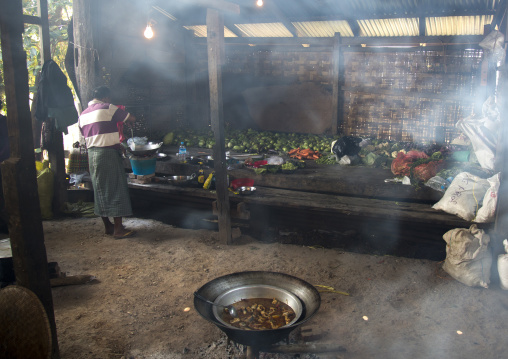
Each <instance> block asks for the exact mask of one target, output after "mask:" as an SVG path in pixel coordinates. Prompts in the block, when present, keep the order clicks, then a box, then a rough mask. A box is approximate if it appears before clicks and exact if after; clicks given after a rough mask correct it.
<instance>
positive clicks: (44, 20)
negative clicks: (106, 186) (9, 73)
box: [37, 0, 67, 213]
mask: <svg viewBox="0 0 508 359" xmlns="http://www.w3.org/2000/svg"><path fill="white" fill-rule="evenodd" d="M37 12H38V15H39V17H40V18H41V26H40V27H39V33H40V36H41V55H42V63H45V62H46V61H49V60H51V46H50V44H51V42H50V37H49V21H48V1H47V0H39V1H38V7H37ZM54 141H55V142H54V147H53V148H52V149H51V150H50V151H48V156H49V163H50V165H51V170H52V171H53V174H54V176H55V181H54V185H53V188H54V194H53V211H54V212H55V213H61V212H62V210H63V207H64V205H65V202H67V183H66V180H65V154H64V145H63V135H62V133H60V132H56V133H55V139H54Z"/></svg>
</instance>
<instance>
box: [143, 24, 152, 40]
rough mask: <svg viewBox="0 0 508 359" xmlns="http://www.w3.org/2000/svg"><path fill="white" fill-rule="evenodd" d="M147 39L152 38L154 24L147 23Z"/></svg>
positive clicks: (145, 33)
mask: <svg viewBox="0 0 508 359" xmlns="http://www.w3.org/2000/svg"><path fill="white" fill-rule="evenodd" d="M143 34H144V35H145V37H146V38H147V39H151V38H152V37H153V30H152V24H150V23H148V24H147V25H146V29H145V32H144V33H143Z"/></svg>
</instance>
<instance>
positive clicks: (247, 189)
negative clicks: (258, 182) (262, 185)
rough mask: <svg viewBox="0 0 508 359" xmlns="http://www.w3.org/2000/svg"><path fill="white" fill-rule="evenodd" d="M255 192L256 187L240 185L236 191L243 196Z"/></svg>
mask: <svg viewBox="0 0 508 359" xmlns="http://www.w3.org/2000/svg"><path fill="white" fill-rule="evenodd" d="M254 192H256V187H247V186H242V187H239V188H238V193H240V194H241V195H244V196H248V195H251V194H253V193H254Z"/></svg>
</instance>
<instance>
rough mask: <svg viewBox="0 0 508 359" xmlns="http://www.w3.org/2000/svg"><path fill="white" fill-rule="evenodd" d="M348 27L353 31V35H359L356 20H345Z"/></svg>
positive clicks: (358, 26)
mask: <svg viewBox="0 0 508 359" xmlns="http://www.w3.org/2000/svg"><path fill="white" fill-rule="evenodd" d="M346 21H347V23H348V25H349V27H350V28H351V31H352V32H353V36H355V37H356V36H360V25H358V21H356V20H351V19H349V20H346Z"/></svg>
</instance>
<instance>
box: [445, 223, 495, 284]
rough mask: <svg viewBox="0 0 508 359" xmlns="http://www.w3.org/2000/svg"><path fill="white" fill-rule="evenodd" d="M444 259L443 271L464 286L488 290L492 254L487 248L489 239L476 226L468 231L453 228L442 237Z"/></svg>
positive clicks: (472, 226)
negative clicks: (444, 247) (444, 245)
mask: <svg viewBox="0 0 508 359" xmlns="http://www.w3.org/2000/svg"><path fill="white" fill-rule="evenodd" d="M443 239H444V240H445V242H446V259H445V261H444V264H443V269H444V270H445V271H446V273H448V274H449V275H451V276H452V277H453V278H455V279H456V280H458V281H459V282H461V283H464V284H465V285H468V286H471V287H477V286H480V287H484V288H488V287H489V283H490V267H491V266H492V254H491V253H490V250H489V248H488V245H489V243H490V237H489V235H488V234H486V233H485V231H484V230H482V229H478V227H477V226H476V224H473V225H471V227H469V229H466V228H455V229H452V230H451V231H448V232H446V233H445V234H444V235H443Z"/></svg>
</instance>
